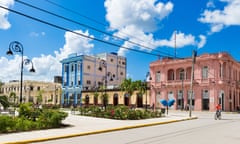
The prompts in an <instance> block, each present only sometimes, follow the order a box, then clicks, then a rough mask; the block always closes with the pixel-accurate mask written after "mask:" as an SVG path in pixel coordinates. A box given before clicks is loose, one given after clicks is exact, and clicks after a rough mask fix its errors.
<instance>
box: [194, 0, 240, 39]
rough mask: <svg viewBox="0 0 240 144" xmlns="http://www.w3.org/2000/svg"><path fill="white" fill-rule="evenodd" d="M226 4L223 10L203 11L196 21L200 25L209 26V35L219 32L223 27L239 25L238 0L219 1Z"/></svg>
mask: <svg viewBox="0 0 240 144" xmlns="http://www.w3.org/2000/svg"><path fill="white" fill-rule="evenodd" d="M221 1H222V2H226V3H227V4H226V6H225V7H224V9H223V10H219V9H215V10H209V9H207V10H205V11H204V12H203V13H202V14H201V17H200V18H199V19H198V20H199V21H200V22H202V23H207V24H210V26H211V32H210V34H211V33H214V32H219V31H221V30H222V29H223V28H224V27H227V26H233V25H235V26H236V25H237V26H239V25H240V19H239V17H240V0H221Z"/></svg>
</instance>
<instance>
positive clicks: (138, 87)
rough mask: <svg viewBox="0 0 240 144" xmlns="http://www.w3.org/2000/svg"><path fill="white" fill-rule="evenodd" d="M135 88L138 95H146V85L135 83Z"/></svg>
mask: <svg viewBox="0 0 240 144" xmlns="http://www.w3.org/2000/svg"><path fill="white" fill-rule="evenodd" d="M135 88H136V90H137V91H138V93H139V94H141V95H143V94H145V93H146V88H147V83H146V82H142V81H141V80H137V81H135Z"/></svg>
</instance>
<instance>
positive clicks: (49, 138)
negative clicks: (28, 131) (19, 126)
mask: <svg viewBox="0 0 240 144" xmlns="http://www.w3.org/2000/svg"><path fill="white" fill-rule="evenodd" d="M194 119H198V117H190V118H184V119H180V120H169V121H164V122H154V123H147V124H138V125H132V126H123V127H118V128H111V129H103V130H96V131H90V132H82V133H76V134H67V135H62V136H54V137H45V138H38V139H30V140H23V141H15V142H6V143H4V144H27V143H34V142H43V141H50V140H57V139H64V138H71V137H77V136H86V135H93V134H99V133H107V132H112V131H120V130H126V129H134V128H141V127H148V126H155V125H162V124H169V123H174V122H181V121H186V120H194Z"/></svg>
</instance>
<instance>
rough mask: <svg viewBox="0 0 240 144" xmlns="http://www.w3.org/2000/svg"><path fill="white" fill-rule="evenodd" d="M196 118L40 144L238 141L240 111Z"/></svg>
mask: <svg viewBox="0 0 240 144" xmlns="http://www.w3.org/2000/svg"><path fill="white" fill-rule="evenodd" d="M195 115H196V116H198V117H199V118H198V119H196V120H189V121H182V122H176V123H170V124H166V125H157V126H151V127H143V128H136V129H129V130H123V131H115V132H109V133H102V134H96V135H88V136H80V137H73V138H68V139H59V140H54V141H46V142H41V143H39V144H66V143H69V144H70V143H73V144H76V143H81V144H174V143H176V144H239V143H240V114H227V113H223V117H222V120H214V118H213V113H206V112H202V113H201V112H199V113H195Z"/></svg>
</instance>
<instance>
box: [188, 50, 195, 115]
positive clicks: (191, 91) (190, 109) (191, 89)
mask: <svg viewBox="0 0 240 144" xmlns="http://www.w3.org/2000/svg"><path fill="white" fill-rule="evenodd" d="M196 55H197V52H196V51H195V50H193V51H192V73H191V87H190V102H189V117H192V96H193V78H194V64H195V62H196Z"/></svg>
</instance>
